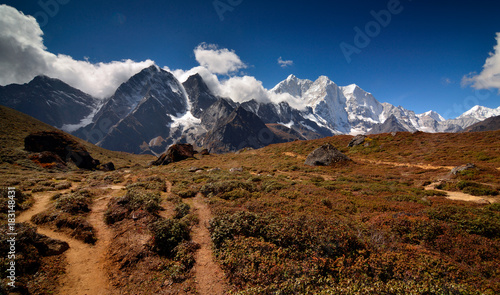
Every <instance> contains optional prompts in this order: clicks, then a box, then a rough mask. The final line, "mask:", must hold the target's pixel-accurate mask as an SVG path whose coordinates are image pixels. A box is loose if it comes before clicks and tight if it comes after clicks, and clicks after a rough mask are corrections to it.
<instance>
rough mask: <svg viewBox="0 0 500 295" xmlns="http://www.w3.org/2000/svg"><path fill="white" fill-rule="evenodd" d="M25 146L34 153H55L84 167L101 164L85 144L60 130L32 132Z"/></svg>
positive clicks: (66, 161) (92, 167)
mask: <svg viewBox="0 0 500 295" xmlns="http://www.w3.org/2000/svg"><path fill="white" fill-rule="evenodd" d="M24 148H25V150H27V151H29V152H34V153H43V152H50V153H53V154H55V155H57V156H58V157H59V158H60V159H61V160H62V161H63V162H64V163H68V162H69V161H71V162H73V163H74V164H75V165H76V166H77V167H78V168H82V169H89V170H92V169H95V168H96V167H97V166H98V165H99V161H98V160H95V159H94V158H92V156H90V154H89V152H88V151H87V150H86V149H85V147H84V146H82V145H81V144H79V143H78V142H77V141H75V140H73V139H72V138H71V137H69V136H67V135H66V134H64V133H62V132H58V131H40V132H36V133H32V134H30V135H28V136H27V137H26V138H25V139H24ZM45 159H47V157H45ZM56 160H57V159H56Z"/></svg>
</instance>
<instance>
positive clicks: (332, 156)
mask: <svg viewBox="0 0 500 295" xmlns="http://www.w3.org/2000/svg"><path fill="white" fill-rule="evenodd" d="M349 161H351V159H350V158H349V157H348V156H346V155H344V154H343V153H341V152H340V151H339V150H338V149H336V148H335V147H334V146H333V145H331V144H329V143H327V144H325V145H322V146H321V147H319V148H317V149H316V150H315V151H313V152H312V153H310V154H309V156H307V159H306V162H305V164H306V165H309V166H329V165H332V164H335V163H342V162H349Z"/></svg>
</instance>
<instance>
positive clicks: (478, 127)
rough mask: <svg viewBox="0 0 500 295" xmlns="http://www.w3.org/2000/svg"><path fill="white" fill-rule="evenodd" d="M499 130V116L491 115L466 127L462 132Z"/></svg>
mask: <svg viewBox="0 0 500 295" xmlns="http://www.w3.org/2000/svg"><path fill="white" fill-rule="evenodd" d="M496 130H500V116H496V117H491V118H488V119H486V120H484V121H481V122H478V123H476V124H474V125H472V126H469V127H467V128H466V129H465V130H463V132H479V131H496Z"/></svg>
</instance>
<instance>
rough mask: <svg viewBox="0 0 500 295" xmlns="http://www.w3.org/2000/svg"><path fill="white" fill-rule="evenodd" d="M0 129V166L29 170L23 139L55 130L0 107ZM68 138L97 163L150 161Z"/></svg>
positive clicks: (29, 164)
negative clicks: (30, 135)
mask: <svg viewBox="0 0 500 295" xmlns="http://www.w3.org/2000/svg"><path fill="white" fill-rule="evenodd" d="M0 126H1V128H0V163H10V164H14V163H15V164H18V165H20V166H25V167H32V168H33V167H34V166H33V164H31V163H30V161H29V160H27V157H26V155H27V154H26V152H25V151H24V138H25V137H26V136H28V135H29V134H31V133H34V132H37V131H56V130H58V129H56V128H54V127H52V126H50V125H47V124H45V123H43V122H41V121H39V120H36V119H34V118H33V117H30V116H28V115H25V114H23V113H20V112H18V111H16V110H13V109H10V108H8V107H4V106H0ZM71 137H72V138H73V139H75V140H76V141H78V142H79V143H81V144H82V145H83V146H84V147H85V148H86V149H87V150H88V151H89V153H90V154H91V155H92V157H94V158H95V159H98V160H99V161H101V163H107V162H113V163H114V164H115V166H116V167H118V168H119V167H124V166H132V165H135V164H144V163H145V162H147V161H148V160H151V159H154V157H152V156H139V155H130V154H126V153H121V152H112V151H108V150H105V149H103V148H100V147H98V146H95V145H93V144H90V143H88V142H86V141H84V140H81V139H79V138H77V137H74V136H71Z"/></svg>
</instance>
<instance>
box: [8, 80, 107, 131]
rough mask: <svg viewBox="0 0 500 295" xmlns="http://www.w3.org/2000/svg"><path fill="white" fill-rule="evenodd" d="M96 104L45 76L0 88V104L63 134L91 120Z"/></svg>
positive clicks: (82, 94)
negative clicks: (25, 82) (55, 128)
mask: <svg viewBox="0 0 500 295" xmlns="http://www.w3.org/2000/svg"><path fill="white" fill-rule="evenodd" d="M99 102H100V101H99V100H98V99H97V98H94V97H92V96H90V95H88V94H86V93H83V92H82V91H80V90H78V89H75V88H73V87H71V86H69V85H68V84H66V83H64V82H63V81H61V80H58V79H52V78H49V77H47V76H37V77H35V78H34V79H33V80H32V81H31V82H29V83H27V84H23V85H19V84H11V85H7V86H0V104H2V105H4V106H7V107H10V108H13V109H16V110H18V111H21V112H23V113H25V114H28V115H30V116H32V117H34V118H36V119H38V120H40V121H42V122H45V123H47V124H49V125H52V126H54V127H57V128H61V129H63V130H65V131H74V130H76V129H77V128H78V127H79V126H80V125H81V123H82V121H85V120H87V121H91V120H92V117H93V115H95V110H96V109H97V108H98V107H99ZM71 127H73V128H71Z"/></svg>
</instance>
